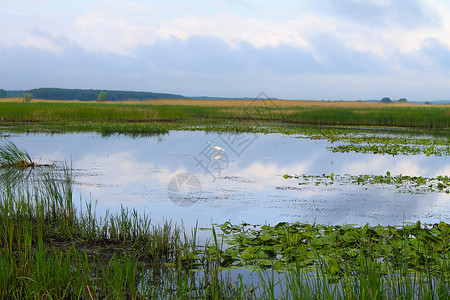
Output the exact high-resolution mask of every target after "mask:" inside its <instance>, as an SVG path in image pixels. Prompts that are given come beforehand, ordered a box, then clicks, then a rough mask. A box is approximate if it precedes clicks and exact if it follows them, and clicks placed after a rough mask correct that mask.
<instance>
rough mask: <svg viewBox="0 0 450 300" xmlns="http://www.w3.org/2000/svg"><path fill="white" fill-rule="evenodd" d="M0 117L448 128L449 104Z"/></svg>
mask: <svg viewBox="0 0 450 300" xmlns="http://www.w3.org/2000/svg"><path fill="white" fill-rule="evenodd" d="M0 121H1V122H3V123H11V122H14V123H16V122H19V123H20V122H22V123H23V122H32V123H49V122H50V123H51V122H53V123H55V122H59V123H61V124H64V123H70V122H108V123H110V122H113V123H121V122H126V123H127V122H167V121H169V122H189V123H199V124H200V123H204V122H212V123H217V124H220V123H222V122H224V121H225V122H226V121H234V122H236V121H237V122H249V121H250V122H252V121H253V122H256V123H258V122H282V123H292V124H313V125H354V126H393V127H414V128H426V129H441V130H442V129H444V130H446V129H448V128H449V127H450V108H449V107H448V106H445V105H444V106H429V105H428V106H427V105H399V104H381V103H364V102H314V101H309V102H308V101H281V100H277V101H275V100H248V101H244V100H236V101H231V100H228V101H200V100H197V101H196V100H183V101H182V100H166V101H149V102H144V103H130V102H122V103H116V102H115V103H93V102H89V103H86V102H83V103H80V102H57V101H53V102H50V101H35V102H31V103H22V102H17V101H9V102H8V101H4V102H0Z"/></svg>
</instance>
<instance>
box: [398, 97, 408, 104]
mask: <svg viewBox="0 0 450 300" xmlns="http://www.w3.org/2000/svg"><path fill="white" fill-rule="evenodd" d="M407 102H408V100H406V98H400V99H398V100H397V103H407Z"/></svg>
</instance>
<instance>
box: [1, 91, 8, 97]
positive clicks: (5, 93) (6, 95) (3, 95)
mask: <svg viewBox="0 0 450 300" xmlns="http://www.w3.org/2000/svg"><path fill="white" fill-rule="evenodd" d="M6 97H8V93H7V92H6V91H5V90H4V89H0V98H6Z"/></svg>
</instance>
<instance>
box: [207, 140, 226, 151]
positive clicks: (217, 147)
mask: <svg viewBox="0 0 450 300" xmlns="http://www.w3.org/2000/svg"><path fill="white" fill-rule="evenodd" d="M208 144H210V145H211V147H213V148H214V149H215V150H216V151H217V152H220V151H223V152H225V150H223V148H220V147H219V146H214V145H213V143H211V142H208Z"/></svg>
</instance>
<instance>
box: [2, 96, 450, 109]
mask: <svg viewBox="0 0 450 300" xmlns="http://www.w3.org/2000/svg"><path fill="white" fill-rule="evenodd" d="M22 101H23V98H20V97H16V98H4V99H0V102H22ZM31 101H32V102H63V103H96V101H75V100H44V99H32V100H31ZM104 103H106V104H108V103H110V104H139V105H142V104H146V105H188V106H207V107H248V106H271V107H280V108H284V107H326V108H330V107H340V108H381V107H392V106H395V107H409V106H411V107H421V106H423V107H429V105H425V104H410V103H389V104H386V103H380V102H365V101H315V100H271V99H270V100H269V99H268V100H264V99H258V100H254V99H249V100H242V99H235V100H233V99H230V100H196V99H189V98H187V99H157V100H154V99H149V100H140V101H138V100H130V101H106V102H104ZM433 107H450V105H449V104H439V105H433Z"/></svg>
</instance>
